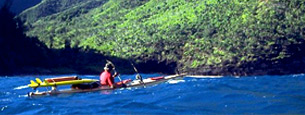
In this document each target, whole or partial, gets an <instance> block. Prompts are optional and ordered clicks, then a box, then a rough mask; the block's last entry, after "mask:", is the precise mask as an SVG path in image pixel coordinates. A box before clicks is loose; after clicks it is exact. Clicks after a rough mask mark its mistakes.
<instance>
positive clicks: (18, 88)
mask: <svg viewBox="0 0 305 115" xmlns="http://www.w3.org/2000/svg"><path fill="white" fill-rule="evenodd" d="M28 87H29V86H27V85H23V86H18V87H15V88H14V90H20V89H25V88H28Z"/></svg>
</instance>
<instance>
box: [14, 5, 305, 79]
mask: <svg viewBox="0 0 305 115" xmlns="http://www.w3.org/2000/svg"><path fill="white" fill-rule="evenodd" d="M304 4H305V2H304V1H303V0H293V1H291V0H251V1H250V0H225V1H223V0H162V1H156V0H109V1H107V0H94V1H86V0H74V1H69V0H60V1H58V0H44V1H43V2H42V3H40V4H39V5H37V6H35V7H34V8H31V9H29V10H27V11H25V12H23V13H22V14H21V15H20V16H19V17H21V18H22V19H23V20H26V23H25V25H26V26H27V29H28V31H27V33H26V34H27V35H28V36H31V37H38V39H39V40H41V41H42V42H43V43H45V44H46V46H47V47H48V48H53V49H64V48H65V45H66V44H68V45H69V46H70V47H72V48H80V49H82V50H84V51H86V50H92V49H93V50H95V51H96V52H97V53H99V54H103V55H106V56H114V57H121V58H124V59H132V60H135V61H137V62H139V63H145V62H160V63H161V62H162V63H167V64H169V67H173V68H175V67H176V68H177V70H179V71H180V72H189V73H197V74H226V75H245V74H288V73H300V72H304V71H305V69H304V65H305V58H304V55H305V54H304V53H302V52H304V50H305V44H304V43H305V42H304V31H305V25H304V23H305V15H304V12H305V5H304ZM148 66H149V65H148Z"/></svg>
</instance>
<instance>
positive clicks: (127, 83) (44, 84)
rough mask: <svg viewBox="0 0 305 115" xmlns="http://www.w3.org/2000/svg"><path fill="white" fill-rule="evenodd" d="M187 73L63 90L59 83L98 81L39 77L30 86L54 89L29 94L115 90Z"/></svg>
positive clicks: (160, 80) (164, 80)
mask: <svg viewBox="0 0 305 115" xmlns="http://www.w3.org/2000/svg"><path fill="white" fill-rule="evenodd" d="M184 76H185V75H184V74H183V75H169V76H160V77H150V78H146V79H143V80H139V79H136V80H130V79H128V80H123V81H120V82H117V83H116V85H117V86H118V87H116V88H110V87H108V86H101V87H98V88H92V89H74V88H71V89H62V90H57V88H56V86H57V85H59V84H60V85H73V84H82V83H92V82H96V81H97V80H95V79H79V78H77V79H73V80H71V79H69V78H67V79H69V80H63V79H62V78H53V79H60V80H58V81H56V80H53V81H54V82H52V80H48V79H45V80H44V82H41V81H39V80H38V79H36V81H37V83H36V82H35V83H34V84H38V86H37V85H32V84H33V83H32V82H33V81H31V84H29V85H28V86H29V87H32V88H34V89H36V88H38V87H52V90H50V91H43V92H37V91H36V92H29V93H28V96H30V97H31V96H43V95H57V94H70V93H81V92H94V91H103V90H114V89H118V88H131V87H139V86H144V87H146V86H150V85H154V84H158V83H162V82H166V81H168V80H172V79H181V78H183V77H184ZM55 84H57V85H55ZM123 84H124V85H123Z"/></svg>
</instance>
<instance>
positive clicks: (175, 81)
mask: <svg viewBox="0 0 305 115" xmlns="http://www.w3.org/2000/svg"><path fill="white" fill-rule="evenodd" d="M180 82H185V80H169V81H168V83H169V84H176V83H180Z"/></svg>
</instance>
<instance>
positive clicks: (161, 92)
mask: <svg viewBox="0 0 305 115" xmlns="http://www.w3.org/2000/svg"><path fill="white" fill-rule="evenodd" d="M62 76H65V75H62ZM152 76H159V74H143V77H144V78H147V77H152ZM36 77H38V78H40V79H44V78H51V77H61V76H59V75H56V76H50V75H49V76H43V75H42V76H37V75H35V76H1V77H0V81H1V85H0V114H1V115H7V114H20V115H24V114H25V115H30V114H67V115H72V114H305V74H298V75H285V76H247V77H239V78H236V77H221V78H193V77H186V78H183V79H182V80H172V81H169V82H165V83H161V84H157V85H153V86H148V87H145V88H144V87H137V88H129V89H116V90H113V91H98V92H88V93H76V94H61V95H53V96H43V97H35V98H32V97H28V96H27V93H28V92H31V91H33V90H32V89H31V88H28V87H27V84H28V83H29V82H30V80H34V79H35V78H36ZM79 77H81V78H96V79H98V75H80V76H79ZM121 78H122V79H128V78H132V79H133V78H134V75H121ZM116 81H118V79H116ZM60 88H69V87H60ZM38 90H46V88H39V89H38Z"/></svg>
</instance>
